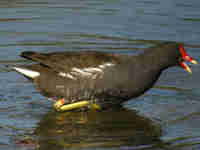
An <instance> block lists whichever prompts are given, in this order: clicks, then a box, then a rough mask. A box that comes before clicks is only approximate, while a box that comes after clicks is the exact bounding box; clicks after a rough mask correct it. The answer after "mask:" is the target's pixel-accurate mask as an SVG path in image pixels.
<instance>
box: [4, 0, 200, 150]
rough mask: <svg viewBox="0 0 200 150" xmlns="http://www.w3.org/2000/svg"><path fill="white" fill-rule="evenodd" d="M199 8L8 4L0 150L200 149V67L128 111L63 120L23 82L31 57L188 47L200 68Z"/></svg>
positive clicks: (38, 0)
mask: <svg viewBox="0 0 200 150" xmlns="http://www.w3.org/2000/svg"><path fill="white" fill-rule="evenodd" d="M199 8H200V1H197V0H190V1H188V0H187V1H186V0H182V1H178V0H173V1H172V0H168V1H159V0H115V1H114V0H101V1H99V0H1V1H0V149H4V150H12V149H23V150H24V149H25V150H28V149H40V150H49V149H51V150H68V149H71V150H75V149H84V150H90V149H91V150H93V149H94V148H95V149H99V150H114V149H121V150H127V149H130V150H136V149H137V150H144V149H145V150H165V149H170V150H194V149H195V150H196V149H200V130H199V125H200V90H199V89H200V84H199V74H200V67H199V65H196V66H192V70H193V74H192V75H189V74H188V73H186V72H184V71H183V70H181V69H180V68H171V69H169V70H167V71H165V72H164V73H163V74H162V76H161V78H160V80H159V81H158V82H157V84H156V85H155V87H154V88H153V89H151V90H150V91H148V92H147V93H146V94H145V95H144V96H141V97H139V98H137V99H135V100H130V101H129V102H127V103H125V104H124V107H125V108H128V110H118V111H112V112H87V113H83V112H66V113H56V112H54V110H53V109H52V103H51V102H50V101H47V100H46V98H45V97H43V96H41V95H40V94H39V93H38V92H37V91H36V89H35V88H34V86H33V85H32V84H31V83H30V82H29V81H27V80H26V79H25V78H24V77H23V76H21V75H19V74H17V73H16V72H13V71H11V70H9V69H8V68H6V67H5V65H8V64H11V65H12V64H16V63H29V61H25V60H23V59H22V58H20V57H19V54H20V53H21V52H22V51H25V50H32V51H39V52H53V51H66V50H100V51H105V50H112V51H113V50H118V51H122V52H130V51H135V50H140V49H142V48H145V47H149V46H151V45H154V44H156V43H160V42H163V41H176V42H183V43H184V44H185V47H186V49H187V51H188V53H189V54H190V55H191V56H193V57H194V58H196V59H197V60H200V58H199V56H200V44H199V43H200V28H199V27H200V9H199Z"/></svg>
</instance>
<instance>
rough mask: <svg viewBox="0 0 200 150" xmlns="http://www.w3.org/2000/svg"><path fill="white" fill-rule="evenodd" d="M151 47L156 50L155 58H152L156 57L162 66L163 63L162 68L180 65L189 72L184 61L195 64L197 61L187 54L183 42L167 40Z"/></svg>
mask: <svg viewBox="0 0 200 150" xmlns="http://www.w3.org/2000/svg"><path fill="white" fill-rule="evenodd" d="M153 49H155V50H156V51H157V52H156V54H155V55H156V58H155V57H154V58H155V59H157V60H158V62H159V63H160V64H162V66H163V65H164V68H168V67H171V66H180V67H182V68H183V69H185V70H186V71H187V72H189V73H191V72H192V71H191V69H190V67H189V66H188V65H187V64H186V63H185V61H188V62H190V63H193V64H197V61H196V60H194V59H193V58H192V57H190V56H189V55H188V54H187V52H186V50H185V49H184V46H183V44H178V43H174V42H167V43H163V44H161V45H159V46H156V47H155V48H153Z"/></svg>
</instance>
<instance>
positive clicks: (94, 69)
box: [83, 67, 102, 72]
mask: <svg viewBox="0 0 200 150" xmlns="http://www.w3.org/2000/svg"><path fill="white" fill-rule="evenodd" d="M83 70H84V71H86V72H102V69H100V68H92V67H91V68H85V69H83Z"/></svg>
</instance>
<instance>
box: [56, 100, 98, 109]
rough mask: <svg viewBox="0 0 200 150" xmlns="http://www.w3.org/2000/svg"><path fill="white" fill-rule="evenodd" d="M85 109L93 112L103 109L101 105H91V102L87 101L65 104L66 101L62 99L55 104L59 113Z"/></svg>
mask: <svg viewBox="0 0 200 150" xmlns="http://www.w3.org/2000/svg"><path fill="white" fill-rule="evenodd" d="M83 107H88V108H89V109H92V110H100V109H101V107H100V106H99V105H97V104H93V103H90V101H87V100H83V101H78V102H75V103H72V104H64V99H63V98H62V99H60V100H58V101H57V102H55V104H54V108H55V109H56V110H57V111H70V110H73V109H80V108H83Z"/></svg>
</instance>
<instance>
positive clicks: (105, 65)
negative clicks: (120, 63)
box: [99, 63, 115, 68]
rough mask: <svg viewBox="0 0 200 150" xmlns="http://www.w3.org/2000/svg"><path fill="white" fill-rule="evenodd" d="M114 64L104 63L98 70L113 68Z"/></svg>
mask: <svg viewBox="0 0 200 150" xmlns="http://www.w3.org/2000/svg"><path fill="white" fill-rule="evenodd" d="M114 65H115V64H112V63H105V64H103V65H99V67H100V68H105V67H108V66H114Z"/></svg>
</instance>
